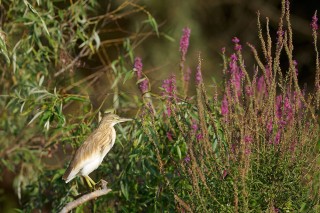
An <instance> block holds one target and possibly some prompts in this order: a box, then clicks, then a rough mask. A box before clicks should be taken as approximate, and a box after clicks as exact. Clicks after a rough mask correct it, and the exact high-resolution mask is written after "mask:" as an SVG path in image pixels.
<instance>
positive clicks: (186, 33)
mask: <svg viewBox="0 0 320 213" xmlns="http://www.w3.org/2000/svg"><path fill="white" fill-rule="evenodd" d="M182 32H183V33H182V36H181V39H180V49H179V50H180V53H181V59H180V72H181V81H182V87H183V94H184V96H185V97H187V92H188V86H189V78H190V77H189V76H190V73H189V72H190V70H187V72H186V73H184V62H185V61H186V54H187V52H188V47H189V39H190V33H191V30H190V29H189V28H188V27H186V28H184V29H183V30H182Z"/></svg>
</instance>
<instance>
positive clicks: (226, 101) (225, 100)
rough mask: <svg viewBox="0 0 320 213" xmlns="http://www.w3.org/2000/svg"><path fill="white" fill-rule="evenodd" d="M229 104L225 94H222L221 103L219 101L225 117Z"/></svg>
mask: <svg viewBox="0 0 320 213" xmlns="http://www.w3.org/2000/svg"><path fill="white" fill-rule="evenodd" d="M228 107H229V104H228V100H227V96H223V99H222V103H221V114H222V115H223V116H224V117H225V116H227V115H228V113H229V109H228Z"/></svg>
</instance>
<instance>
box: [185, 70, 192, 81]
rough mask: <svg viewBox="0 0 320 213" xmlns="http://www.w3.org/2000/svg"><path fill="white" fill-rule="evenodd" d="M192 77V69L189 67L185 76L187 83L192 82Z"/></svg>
mask: <svg viewBox="0 0 320 213" xmlns="http://www.w3.org/2000/svg"><path fill="white" fill-rule="evenodd" d="M190 75H191V69H190V67H188V68H187V71H186V73H185V74H184V76H183V77H184V81H185V82H189V81H190Z"/></svg>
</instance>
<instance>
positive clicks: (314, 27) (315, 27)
mask: <svg viewBox="0 0 320 213" xmlns="http://www.w3.org/2000/svg"><path fill="white" fill-rule="evenodd" d="M311 28H312V30H314V31H317V30H318V16H317V11H316V12H315V13H314V15H313V16H312V21H311Z"/></svg>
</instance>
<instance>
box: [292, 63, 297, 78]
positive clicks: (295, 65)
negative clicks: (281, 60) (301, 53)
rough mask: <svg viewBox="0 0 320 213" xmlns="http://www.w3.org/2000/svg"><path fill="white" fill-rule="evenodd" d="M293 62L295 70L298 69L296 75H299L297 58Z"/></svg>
mask: <svg viewBox="0 0 320 213" xmlns="http://www.w3.org/2000/svg"><path fill="white" fill-rule="evenodd" d="M292 62H293V66H294V70H295V71H296V75H297V76H298V68H297V66H298V62H297V61H296V60H293V61H292Z"/></svg>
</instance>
